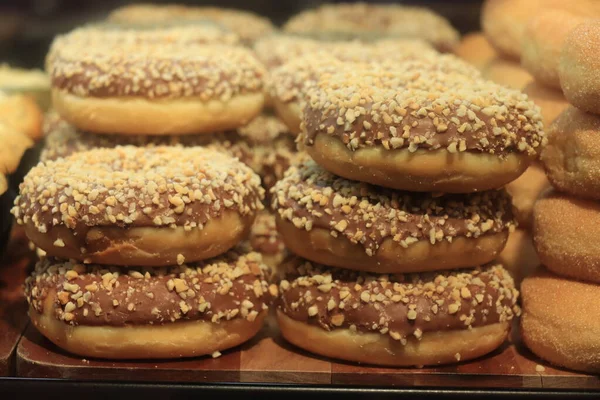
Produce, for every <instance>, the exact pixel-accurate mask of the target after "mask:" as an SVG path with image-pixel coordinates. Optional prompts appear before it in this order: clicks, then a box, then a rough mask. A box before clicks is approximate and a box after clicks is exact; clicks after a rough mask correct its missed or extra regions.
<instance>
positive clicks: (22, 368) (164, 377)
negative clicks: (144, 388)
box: [17, 324, 600, 390]
mask: <svg viewBox="0 0 600 400" xmlns="http://www.w3.org/2000/svg"><path fill="white" fill-rule="evenodd" d="M513 341H514V339H513V340H512V341H511V342H509V343H506V344H505V345H504V346H503V347H502V348H500V349H498V350H497V351H496V352H494V353H492V354H490V355H488V356H486V357H483V358H481V359H478V360H475V361H472V362H465V363H460V364H457V365H450V366H444V367H439V368H422V369H394V368H378V367H370V366H364V365H355V364H350V363H343V362H335V361H332V360H328V359H325V358H320V357H318V356H312V355H309V354H307V353H305V352H303V351H302V350H299V349H297V348H294V347H293V346H291V345H289V344H288V343H286V342H285V341H284V340H283V339H282V338H281V337H280V336H279V334H278V332H277V328H276V327H275V326H274V325H273V324H269V326H267V327H265V329H264V330H263V332H261V334H260V335H259V336H258V337H256V338H255V339H254V340H252V341H251V342H249V343H247V344H246V345H244V346H241V347H240V348H237V349H233V350H230V351H226V352H224V353H223V355H222V356H221V357H220V358H217V359H212V358H210V357H206V358H199V359H191V360H183V361H177V360H173V361H129V362H113V361H102V360H83V359H82V358H81V357H77V356H72V355H69V354H67V353H65V352H63V351H61V350H59V349H58V348H57V347H56V346H54V345H53V344H52V343H50V342H48V341H47V340H46V339H45V338H43V337H42V336H41V335H40V334H39V333H38V332H37V331H36V330H35V328H34V327H32V326H29V327H28V328H27V330H26V331H25V335H24V337H23V338H22V339H21V342H20V343H19V347H18V350H17V375H18V376H21V377H30V378H34V377H35V378H66V379H78V380H84V379H85V380H89V379H92V380H132V381H178V382H245V383H248V382H252V383H301V384H335V385H343V386H354V385H361V386H397V387H400V386H402V387H425V386H426V387H460V388H515V389H516V388H563V389H578V390H581V389H594V390H600V378H599V377H597V376H590V375H583V374H578V373H574V372H570V371H565V370H562V369H556V368H552V367H550V366H548V365H546V364H542V362H541V361H540V360H538V359H536V358H535V357H534V356H533V355H532V354H531V353H529V352H528V351H527V350H526V349H524V348H523V347H522V346H521V345H520V344H519V343H518V342H517V343H516V344H513V343H512V342H513ZM538 365H544V367H545V371H543V372H537V371H536V366H538Z"/></svg>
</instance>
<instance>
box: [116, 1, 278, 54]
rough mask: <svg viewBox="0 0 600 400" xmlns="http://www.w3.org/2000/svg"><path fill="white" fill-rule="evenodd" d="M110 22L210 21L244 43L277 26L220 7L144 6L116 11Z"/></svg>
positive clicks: (240, 12)
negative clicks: (233, 33)
mask: <svg viewBox="0 0 600 400" xmlns="http://www.w3.org/2000/svg"><path fill="white" fill-rule="evenodd" d="M108 19H109V21H113V22H118V23H123V24H148V25H152V24H156V23H164V22H173V23H174V22H182V21H184V22H185V21H196V22H197V21H203V20H208V21H211V22H214V23H217V24H219V25H222V26H223V27H225V28H227V29H229V30H231V31H232V32H235V33H236V34H237V35H238V36H239V37H240V38H241V39H242V40H243V41H244V43H248V44H250V43H252V42H253V41H255V40H256V39H258V38H260V37H261V36H264V35H267V34H269V33H272V32H273V31H274V30H275V27H274V26H273V24H272V23H271V21H269V20H268V19H267V18H265V17H262V16H259V15H257V14H254V13H251V12H249V11H241V10H233V9H226V8H218V7H189V6H181V5H152V4H140V5H130V6H125V7H121V8H119V9H116V10H114V11H113V12H112V13H111V14H110V16H109V18H108Z"/></svg>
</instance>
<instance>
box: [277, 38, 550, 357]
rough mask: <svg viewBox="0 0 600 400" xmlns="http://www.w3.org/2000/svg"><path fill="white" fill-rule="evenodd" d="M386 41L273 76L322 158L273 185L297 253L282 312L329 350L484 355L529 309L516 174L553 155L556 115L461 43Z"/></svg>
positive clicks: (282, 289) (305, 139)
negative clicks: (465, 56) (480, 64)
mask: <svg viewBox="0 0 600 400" xmlns="http://www.w3.org/2000/svg"><path fill="white" fill-rule="evenodd" d="M396 45H398V43H396ZM353 46H361V45H360V44H358V45H356V44H353ZM362 46H364V45H362ZM386 46H389V44H387V43H386V44H378V43H375V44H371V45H370V46H368V47H366V48H358V47H357V48H356V50H354V51H341V52H340V54H335V52H334V51H329V52H315V53H310V54H304V56H303V57H302V58H301V59H300V58H297V59H293V60H290V61H288V62H285V63H284V64H282V65H281V66H279V67H277V68H275V69H274V70H273V71H272V73H271V85H272V88H271V90H270V92H269V93H270V95H271V99H272V101H273V103H274V104H275V105H276V108H277V110H278V111H279V112H280V113H281V114H282V119H284V120H286V121H292V122H291V123H290V125H292V126H290V129H298V130H299V131H300V135H299V141H300V142H301V143H302V144H303V145H304V149H305V151H306V152H307V154H308V155H309V156H310V157H311V160H307V161H304V162H303V163H302V164H300V165H297V166H292V167H291V168H290V169H288V171H287V172H286V174H285V177H284V178H283V179H282V180H280V181H279V182H277V183H276V184H275V186H274V187H273V188H272V189H271V195H272V203H271V206H272V209H273V210H274V211H275V212H276V213H277V220H276V223H277V228H278V230H279V233H280V234H281V237H282V239H283V241H284V243H285V245H286V247H287V248H288V250H289V251H290V253H291V255H290V256H289V257H288V258H286V259H285V261H284V262H283V263H282V265H281V266H280V268H279V273H280V284H279V296H280V298H279V303H278V307H277V319H278V322H279V326H280V328H281V332H282V334H283V336H284V337H285V338H286V339H287V340H288V341H290V342H291V343H293V344H295V345H297V346H299V347H301V348H304V349H306V350H308V351H311V352H313V353H317V354H320V355H325V356H329V357H334V358H339V359H344V360H350V361H356V362H361V363H368V364H380V365H391V366H422V365H437V364H446V363H453V362H458V361H464V360H469V359H473V358H476V357H479V356H481V355H483V354H486V353H489V352H491V351H493V350H494V349H496V348H497V347H498V346H500V344H502V343H503V342H504V340H505V339H506V337H507V334H508V331H509V329H510V325H511V320H512V319H513V318H514V317H515V316H516V315H518V314H519V313H520V309H519V307H518V305H517V300H518V291H517V290H516V288H515V284H514V280H513V278H512V277H511V274H510V273H509V272H508V271H507V270H506V269H505V268H504V267H503V266H502V265H501V263H499V262H498V261H497V257H498V255H499V254H500V252H501V251H502V249H503V247H504V246H505V243H506V240H507V238H508V235H509V232H511V231H512V230H514V226H515V222H514V218H513V214H512V205H511V201H510V196H509V195H508V194H507V192H506V191H505V190H504V189H503V186H504V185H506V184H507V183H509V182H511V181H513V180H514V179H516V178H518V177H519V176H520V175H521V174H522V173H523V172H524V171H525V170H526V169H527V167H528V166H529V165H530V164H531V162H533V160H535V159H536V158H537V157H538V153H539V151H540V150H541V147H542V145H543V144H544V143H545V137H544V134H543V132H542V121H541V115H540V114H539V109H538V108H537V107H536V106H535V105H534V104H533V103H532V102H531V101H529V100H528V98H527V96H526V95H524V94H522V93H521V92H518V91H515V90H512V89H508V88H505V87H502V86H500V85H497V84H494V83H492V82H489V81H486V80H484V79H483V78H481V76H480V74H479V72H478V71H477V70H476V69H474V68H473V67H471V66H469V65H468V64H466V63H464V62H462V61H461V60H459V59H458V58H456V57H454V56H452V55H442V54H439V53H437V52H436V51H434V50H433V49H432V48H431V47H428V46H425V45H424V44H422V43H421V44H419V43H415V42H412V43H407V44H405V45H404V48H396V49H395V51H393V52H392V51H389V53H388V54H387V55H384V49H386ZM378 49H379V50H378ZM387 49H389V47H387ZM327 53H328V54H327ZM278 104H279V105H281V104H283V105H290V104H292V105H294V106H293V107H289V106H287V107H277V105H278ZM286 114H287V115H289V116H291V117H292V118H285V116H284V115H286ZM294 119H295V120H296V121H295V122H294ZM298 121H299V123H298ZM288 123H289V122H288Z"/></svg>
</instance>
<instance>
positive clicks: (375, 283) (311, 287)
mask: <svg viewBox="0 0 600 400" xmlns="http://www.w3.org/2000/svg"><path fill="white" fill-rule="evenodd" d="M282 270H283V273H284V278H283V279H282V280H281V281H280V283H279V293H280V298H279V300H278V308H279V309H280V310H282V311H283V312H284V313H285V314H286V315H288V316H289V317H290V318H293V319H295V320H299V321H303V322H307V323H310V324H314V325H317V326H319V327H321V328H323V329H325V330H328V331H330V330H334V329H350V330H353V331H362V332H379V333H381V334H382V335H389V336H391V337H392V338H393V339H394V340H398V341H400V342H402V343H403V344H405V343H406V341H407V338H408V337H410V336H414V337H416V338H417V339H418V340H420V339H421V338H422V337H423V336H424V335H427V334H428V333H429V332H436V331H440V330H459V329H472V328H474V327H478V326H483V325H489V324H493V323H497V322H506V321H510V320H512V319H513V318H514V317H515V316H519V315H520V312H521V310H520V308H519V306H518V304H517V299H518V296H519V292H518V291H517V289H515V286H514V282H513V279H512V278H511V276H510V274H509V273H508V272H507V271H506V270H505V269H504V268H503V267H502V266H501V265H499V264H493V263H492V264H487V265H484V266H476V267H474V268H472V269H464V270H456V271H445V272H432V273H423V274H394V275H387V274H369V273H359V272H355V271H350V270H344V269H338V268H329V267H325V266H322V265H319V264H314V263H311V262H309V261H306V260H304V259H301V258H299V257H294V258H291V259H288V260H286V262H284V264H283V265H282Z"/></svg>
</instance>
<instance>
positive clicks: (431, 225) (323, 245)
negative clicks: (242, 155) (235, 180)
mask: <svg viewBox="0 0 600 400" xmlns="http://www.w3.org/2000/svg"><path fill="white" fill-rule="evenodd" d="M271 193H273V201H272V208H273V210H274V211H276V213H277V228H278V229H279V232H280V233H281V236H282V238H283V241H284V243H285V245H286V246H287V247H288V248H289V249H290V251H292V252H293V253H296V254H298V255H301V256H302V257H305V258H307V259H310V260H313V261H315V262H319V263H322V264H325V265H331V266H336V267H341V268H349V269H354V270H363V271H370V272H379V273H401V272H422V271H431V270H438V269H452V268H460V267H465V266H468V265H472V264H473V263H477V264H483V263H486V262H489V261H491V260H493V259H494V258H495V257H496V256H497V255H498V253H500V251H501V250H502V248H503V247H504V244H505V243H506V239H507V237H508V233H509V230H511V229H512V228H513V227H514V226H513V221H512V214H511V204H510V197H509V196H508V195H507V194H506V192H504V191H489V192H482V193H477V194H467V195H446V196H439V195H435V194H430V193H408V192H401V191H394V190H391V189H385V188H382V187H377V186H371V185H368V184H365V183H360V182H356V181H349V180H346V179H344V178H340V177H338V176H335V175H333V174H331V173H329V172H327V171H325V170H324V169H322V168H321V167H319V166H318V165H316V164H315V163H314V162H313V161H307V162H305V163H303V164H301V165H300V166H298V167H291V168H290V169H288V171H287V172H286V175H285V178H284V179H282V180H281V181H279V182H278V183H277V184H276V185H275V186H274V187H273V189H272V190H271Z"/></svg>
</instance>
